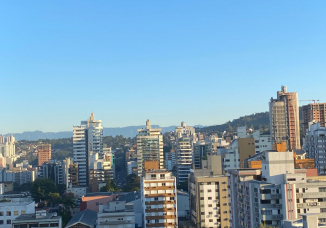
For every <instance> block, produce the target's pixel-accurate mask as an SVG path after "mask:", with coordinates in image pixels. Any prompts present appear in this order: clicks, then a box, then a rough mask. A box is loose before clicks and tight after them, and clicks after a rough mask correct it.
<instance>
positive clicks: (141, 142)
mask: <svg viewBox="0 0 326 228" xmlns="http://www.w3.org/2000/svg"><path fill="white" fill-rule="evenodd" d="M145 161H158V162H159V168H160V169H163V168H164V157H163V135H162V134H161V129H160V128H157V129H154V128H152V127H151V122H150V121H149V120H147V121H146V128H145V129H138V135H137V167H138V175H139V176H140V175H142V171H143V168H144V162H145Z"/></svg>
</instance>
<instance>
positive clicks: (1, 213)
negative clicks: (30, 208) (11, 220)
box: [0, 211, 26, 216]
mask: <svg viewBox="0 0 326 228" xmlns="http://www.w3.org/2000/svg"><path fill="white" fill-rule="evenodd" d="M25 213H26V211H21V212H20V214H22V215H23V214H25ZM14 215H19V212H18V211H14ZM0 216H4V212H3V211H0ZM6 216H11V211H6Z"/></svg>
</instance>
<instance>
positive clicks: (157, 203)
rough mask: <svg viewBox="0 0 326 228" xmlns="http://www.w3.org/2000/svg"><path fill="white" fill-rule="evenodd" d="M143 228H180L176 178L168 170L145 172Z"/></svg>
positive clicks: (142, 179)
mask: <svg viewBox="0 0 326 228" xmlns="http://www.w3.org/2000/svg"><path fill="white" fill-rule="evenodd" d="M141 201H142V207H143V227H144V228H148V227H160V228H163V227H170V228H172V227H173V228H175V227H177V226H178V213H177V187H176V178H175V177H174V176H172V173H171V172H169V171H166V170H150V171H144V174H143V175H142V178H141Z"/></svg>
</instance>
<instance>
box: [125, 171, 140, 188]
mask: <svg viewBox="0 0 326 228" xmlns="http://www.w3.org/2000/svg"><path fill="white" fill-rule="evenodd" d="M126 183H127V184H126V185H125V186H124V187H123V191H124V192H132V191H138V190H139V189H140V178H139V176H137V175H136V174H130V175H128V176H127V182H126Z"/></svg>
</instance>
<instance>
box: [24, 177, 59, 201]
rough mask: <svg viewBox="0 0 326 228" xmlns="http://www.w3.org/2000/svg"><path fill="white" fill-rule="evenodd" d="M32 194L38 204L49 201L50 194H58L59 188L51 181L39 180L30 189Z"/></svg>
mask: <svg viewBox="0 0 326 228" xmlns="http://www.w3.org/2000/svg"><path fill="white" fill-rule="evenodd" d="M30 193H31V195H32V197H33V198H34V200H35V201H36V202H40V201H41V200H49V199H50V197H49V194H50V193H58V190H57V186H56V185H55V183H54V181H53V180H51V179H45V178H38V179H36V180H35V181H34V182H33V183H32V186H31V188H30Z"/></svg>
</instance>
